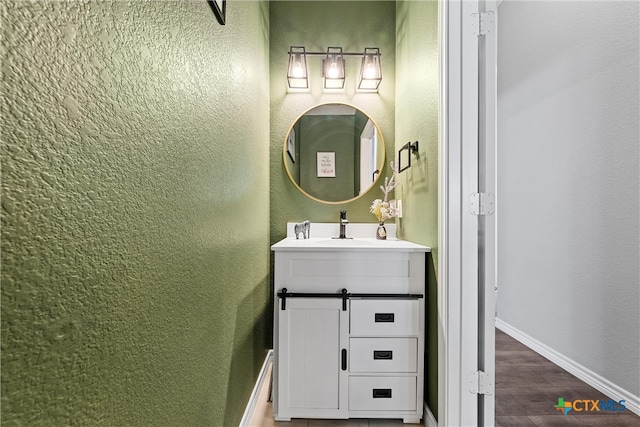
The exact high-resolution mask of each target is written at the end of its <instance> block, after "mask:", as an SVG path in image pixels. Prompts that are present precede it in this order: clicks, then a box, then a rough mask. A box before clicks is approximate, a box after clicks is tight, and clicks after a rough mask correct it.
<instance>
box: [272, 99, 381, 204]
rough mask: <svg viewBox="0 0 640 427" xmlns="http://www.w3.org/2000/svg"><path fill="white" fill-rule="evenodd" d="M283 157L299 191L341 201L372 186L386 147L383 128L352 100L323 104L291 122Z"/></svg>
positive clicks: (379, 170) (358, 194) (331, 200)
mask: <svg viewBox="0 0 640 427" xmlns="http://www.w3.org/2000/svg"><path fill="white" fill-rule="evenodd" d="M283 157H284V163H285V168H286V170H287V174H288V175H289V178H290V179H291V181H292V182H293V183H294V184H295V186H296V187H297V188H298V189H299V190H300V191H302V192H303V193H304V194H306V195H307V196H309V197H311V198H313V199H316V200H318V201H321V202H326V203H343V202H346V201H351V200H353V199H356V198H358V197H360V196H362V195H364V194H366V193H367V192H368V191H369V189H371V188H372V187H373V185H374V184H375V182H376V181H377V179H378V177H379V176H380V172H381V171H382V167H383V165H384V157H385V149H384V141H383V140H382V134H381V133H380V130H379V129H378V127H377V126H376V125H375V123H374V122H373V121H372V120H371V119H370V118H369V116H367V115H366V114H365V113H364V112H362V111H360V110H359V109H357V108H356V107H354V106H352V105H348V104H322V105H318V106H316V107H314V108H311V109H310V110H308V111H306V112H305V113H303V114H302V115H301V116H300V117H299V118H298V119H297V120H296V121H295V123H293V125H292V126H291V128H290V129H289V132H288V134H287V135H286V137H285V141H284V153H283Z"/></svg>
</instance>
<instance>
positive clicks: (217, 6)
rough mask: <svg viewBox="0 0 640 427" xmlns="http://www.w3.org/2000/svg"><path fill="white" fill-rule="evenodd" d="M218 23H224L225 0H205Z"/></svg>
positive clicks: (225, 12)
mask: <svg viewBox="0 0 640 427" xmlns="http://www.w3.org/2000/svg"><path fill="white" fill-rule="evenodd" d="M207 2H208V3H209V6H211V9H213V13H214V14H215V15H216V19H217V20H218V22H219V23H220V25H224V24H225V21H226V16H227V0H207Z"/></svg>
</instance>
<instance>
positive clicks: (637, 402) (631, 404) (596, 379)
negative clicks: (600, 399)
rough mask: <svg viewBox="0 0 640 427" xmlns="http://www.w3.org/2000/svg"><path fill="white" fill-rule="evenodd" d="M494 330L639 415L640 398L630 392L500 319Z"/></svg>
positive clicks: (497, 320)
mask: <svg viewBox="0 0 640 427" xmlns="http://www.w3.org/2000/svg"><path fill="white" fill-rule="evenodd" d="M496 328H498V329H500V330H501V331H502V332H504V333H505V334H507V335H510V336H511V337H513V338H514V339H516V340H518V341H520V342H521V343H522V344H524V345H526V346H527V347H529V348H530V349H531V350H533V351H535V352H536V353H538V354H540V355H541V356H544V357H546V358H547V359H549V360H550V361H552V362H553V363H555V364H556V365H558V366H559V367H561V368H562V369H564V370H565V371H567V372H569V373H570V374H572V375H575V376H576V377H577V378H579V379H581V380H582V381H584V382H585V383H587V384H589V385H590V386H591V387H593V388H595V389H596V390H598V391H599V392H601V393H603V394H604V395H606V396H608V397H610V398H611V399H613V400H615V401H619V400H624V401H625V406H626V407H627V409H629V411H631V412H633V413H634V414H636V415H640V396H634V395H633V394H631V392H629V391H627V390H625V389H623V388H621V387H619V386H617V385H616V384H614V383H612V382H611V381H609V380H607V379H606V378H603V377H601V376H600V375H598V374H596V373H595V372H593V371H592V370H590V369H588V368H586V367H584V366H582V365H581V364H579V363H578V362H576V361H574V360H572V359H570V358H568V357H567V356H565V355H563V354H561V353H559V352H557V351H556V350H554V349H552V348H551V347H549V346H547V345H546V344H543V343H541V342H540V341H538V340H536V339H535V338H532V337H531V336H529V335H527V334H526V333H524V332H522V331H521V330H519V329H517V328H514V327H513V326H511V325H509V324H507V323H505V322H503V321H502V320H500V319H496Z"/></svg>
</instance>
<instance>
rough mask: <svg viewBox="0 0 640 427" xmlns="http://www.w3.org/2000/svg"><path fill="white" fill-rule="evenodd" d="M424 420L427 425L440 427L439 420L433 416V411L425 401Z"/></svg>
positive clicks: (428, 426) (427, 426)
mask: <svg viewBox="0 0 640 427" xmlns="http://www.w3.org/2000/svg"><path fill="white" fill-rule="evenodd" d="M422 421H424V426H425V427H438V420H436V417H434V416H433V412H431V410H430V409H429V407H428V406H427V403H426V402H425V403H424V415H423V418H422Z"/></svg>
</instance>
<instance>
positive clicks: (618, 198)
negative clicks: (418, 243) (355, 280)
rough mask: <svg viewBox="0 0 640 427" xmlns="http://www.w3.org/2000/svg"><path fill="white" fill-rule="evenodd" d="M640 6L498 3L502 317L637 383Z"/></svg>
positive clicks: (614, 377)
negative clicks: (639, 54) (639, 53)
mask: <svg viewBox="0 0 640 427" xmlns="http://www.w3.org/2000/svg"><path fill="white" fill-rule="evenodd" d="M638 11H639V4H638V2H636V1H633V2H631V1H626V2H611V1H600V2H577V1H567V2H548V1H545V2H541V1H533V2H524V1H509V0H506V1H504V2H502V4H501V5H500V9H499V19H500V28H499V34H498V52H499V53H498V224H499V225H498V245H499V249H498V319H499V321H502V322H504V323H506V324H507V325H509V326H511V327H513V328H515V329H517V330H519V331H521V332H522V333H524V334H525V335H528V336H529V337H531V338H533V339H534V340H537V341H539V342H540V343H541V344H542V345H544V346H546V347H548V348H549V349H551V350H552V351H555V352H557V353H558V354H560V355H562V356H565V357H567V358H569V359H570V360H571V361H572V362H573V363H575V364H577V365H580V366H582V367H584V368H585V369H586V370H590V371H592V372H593V373H594V374H595V375H596V376H600V377H602V379H604V381H605V382H610V383H611V384H612V385H614V386H616V387H619V388H620V389H622V390H624V391H626V392H627V393H629V394H630V395H632V396H635V398H636V402H637V396H639V395H640V383H639V380H638V379H639V378H640V342H639V340H640V331H639V328H640V326H639V325H640V295H639V292H640V290H639V288H640V266H639V264H640V249H639V245H640V243H639V242H640V221H639V216H640V214H639V212H640V201H639V194H640V176H639V156H640V153H639V148H638V146H639V141H640V135H639V127H640V124H639V116H640V111H639V107H638V103H639V96H640V93H639V85H638V79H639V77H638V76H639V75H640V70H639V66H638V64H639V56H638V51H639V40H640V37H639V27H640V24H639V20H638V15H639V13H638Z"/></svg>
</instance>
